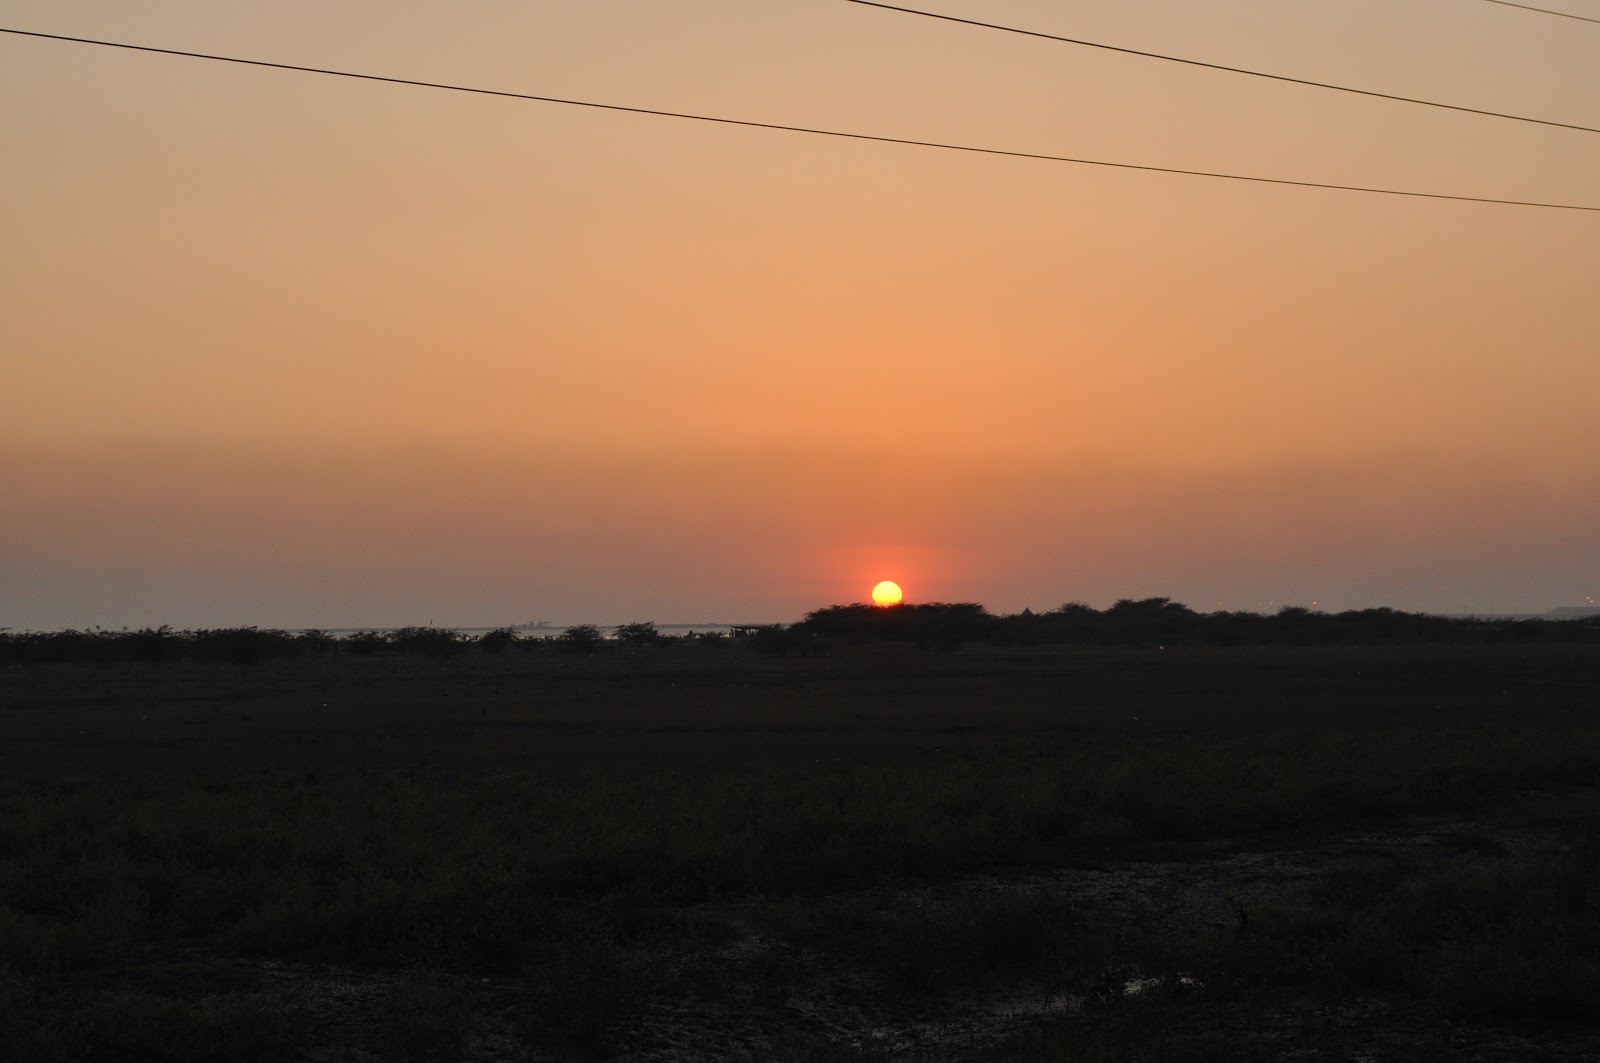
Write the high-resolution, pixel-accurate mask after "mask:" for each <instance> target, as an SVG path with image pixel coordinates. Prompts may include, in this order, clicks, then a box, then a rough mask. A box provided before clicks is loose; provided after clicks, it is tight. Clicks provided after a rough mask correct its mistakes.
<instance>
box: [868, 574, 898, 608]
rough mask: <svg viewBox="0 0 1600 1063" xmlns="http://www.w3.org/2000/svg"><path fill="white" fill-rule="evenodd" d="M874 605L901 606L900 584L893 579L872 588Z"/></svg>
mask: <svg viewBox="0 0 1600 1063" xmlns="http://www.w3.org/2000/svg"><path fill="white" fill-rule="evenodd" d="M872 604H873V605H899V604H900V584H898V583H896V582H895V581H894V580H892V579H886V580H884V581H883V582H882V583H880V584H878V585H877V586H876V587H874V588H872Z"/></svg>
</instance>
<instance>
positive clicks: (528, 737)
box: [0, 643, 1600, 1061]
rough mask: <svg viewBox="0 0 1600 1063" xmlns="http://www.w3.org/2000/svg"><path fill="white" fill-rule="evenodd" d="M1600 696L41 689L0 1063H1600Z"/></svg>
mask: <svg viewBox="0 0 1600 1063" xmlns="http://www.w3.org/2000/svg"><path fill="white" fill-rule="evenodd" d="M1597 1000H1600V649H1597V648H1596V647H1594V646H1592V645H1591V646H1587V647H1580V646H1563V645H1559V644H1556V645H1524V646H1517V645H1503V646H1493V645H1490V646H1452V647H1442V646H1409V647H1388V648H1383V647H1380V648H1373V647H1366V648H1351V647H1344V648H1326V649H1319V648H1286V647H1285V648H1255V649H1251V648H1216V647H1213V648H1193V649H1184V650H1172V649H1169V650H1166V651H1161V650H1156V649H1149V650H1135V649H1126V650H1117V649H1083V648H1070V649H1062V648H1050V649H1042V648H1041V649H1014V650H997V649H972V650H968V651H966V652H962V653H928V652H918V651H916V650H913V649H910V648H903V649H902V648H896V647H885V646H866V647H858V648H854V649H852V648H848V647H846V648H842V649H839V650H837V651H836V652H835V653H834V654H833V655H832V656H829V657H821V658H807V659H798V658H790V659H779V658H768V657H764V656H761V655H758V654H755V653H752V652H749V651H748V650H746V649H743V648H741V647H740V646H738V645H730V644H711V643H707V644H677V645H669V646H661V647H647V648H641V649H638V650H633V651H622V650H612V651H611V652H606V653H600V654H595V655H580V654H572V653H558V652H554V651H553V650H550V649H548V648H546V649H543V650H538V651H534V650H527V649H516V648H513V649H511V650H509V651H507V652H505V653H500V654H487V653H480V654H464V655H461V656H458V657H454V658H450V659H443V660H427V659H417V658H400V657H378V656H372V657H351V656H330V657H321V658H305V659H298V660H290V661H280V662H273V663H262V664H257V665H254V666H241V665H229V664H200V663H195V662H187V661H174V662H164V663H149V664H142V665H140V664H114V665H99V666H95V665H34V666H28V667H19V668H12V669H10V670H8V671H5V672H0V1058H4V1059H17V1060H30V1061H33V1060H39V1061H49V1060H80V1059H151V1060H160V1059H170V1060H235V1059H238V1060H278V1059H281V1060H344V1059H372V1060H391V1059H394V1060H407V1059H411V1060H429V1059H438V1060H451V1059H472V1060H580V1059H591V1058H604V1057H607V1056H619V1057H622V1058H626V1059H638V1060H673V1061H688V1060H702V1059H704V1060H766V1059H775V1060H790V1061H801V1060H833V1059H840V1060H855V1059H871V1060H888V1059H896V1060H952V1061H957V1060H979V1059H1017V1060H1030V1061H1033V1060H1037V1061H1068V1060H1114V1059H1148V1060H1194V1059H1216V1060H1224V1059H1228V1060H1231V1059H1304V1060H1345V1059H1350V1060H1355V1059H1369V1060H1412V1059H1415V1060H1424V1059H1427V1060H1438V1059H1467V1060H1470V1059H1483V1060H1488V1059H1495V1060H1499V1059H1506V1060H1510V1059H1557V1060H1560V1059H1571V1060H1578V1059H1593V1058H1600V1006H1597V1005H1596V1001H1597Z"/></svg>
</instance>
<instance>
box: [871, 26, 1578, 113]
mask: <svg viewBox="0 0 1600 1063" xmlns="http://www.w3.org/2000/svg"><path fill="white" fill-rule="evenodd" d="M844 2H845V3H847V4H857V5H859V6H861V7H875V8H878V9H879V10H880V11H895V12H898V13H900V14H902V15H917V16H919V17H921V18H931V19H938V20H939V21H940V22H955V23H959V24H961V25H963V26H977V27H979V28H980V29H986V30H999V31H1000V32H1002V33H1014V34H1017V35H1019V36H1023V37H1037V38H1039V39H1041V40H1046V41H1058V42H1060V43H1061V44H1075V45H1077V46H1079V47H1080V48H1098V49H1100V50H1101V51H1104V52H1116V53H1117V54H1119V55H1136V56H1139V57H1141V58H1143V59H1159V60H1161V61H1162V62H1164V63H1182V64H1183V65H1184V66H1197V67H1200V68H1201V69H1203V70H1220V71H1223V72H1224V73H1228V74H1244V75H1246V76H1247V77H1253V78H1266V79H1267V80H1269V81H1281V82H1285V83H1287V84H1290V85H1306V86H1309V87H1310V88H1314V89H1331V90H1332V91H1334V92H1348V93H1351V94H1352V95H1356V96H1370V97H1372V98H1373V99H1377V100H1391V101H1393V102H1395V103H1412V104H1416V105H1417V106H1419V107H1436V108H1438V109H1440V110H1443V111H1459V112H1461V113H1462V114H1476V115H1482V116H1483V117H1485V118H1502V119H1505V120H1506V121H1509V122H1527V123H1530V124H1532V125H1543V126H1553V127H1554V128H1556V129H1574V130H1577V131H1578V132H1580V133H1600V126H1587V125H1578V124H1576V123H1574V122H1556V121H1552V120H1551V119H1548V118H1530V117H1528V116H1526V115H1520V114H1507V113H1505V112H1503V111H1485V110H1482V109H1480V108H1477V107H1464V106H1461V105H1460V104H1454V103H1440V102H1438V101H1437V100H1423V99H1418V98H1417V97H1414V96H1398V95H1395V94H1394V93H1389V92H1374V91H1373V90H1371V89H1357V88H1352V87H1351V86H1349V85H1334V84H1331V83H1329V82H1326V81H1312V80H1310V79H1309V78H1297V77H1290V76H1289V75H1287V74H1268V73H1265V72H1264V71H1260V70H1248V69H1246V68H1244V67H1240V66H1226V65H1224V64H1222V63H1208V62H1205V61H1204V60H1201V59H1184V58H1182V57H1181V56H1176V55H1163V54H1162V53H1160V52H1145V51H1140V50H1139V49H1137V48H1123V47H1121V46H1120V45H1115V44H1104V43H1101V42H1099V41H1087V40H1083V39H1081V38H1078V37H1062V36H1060V35H1058V34H1054V33H1043V32H1041V31H1039V30H1025V29H1021V28H1019V27H1017V26H1002V25H1001V24H999V23H997V22H983V21H980V20H979V19H975V18H960V17H958V16H956V15H944V14H940V13H939V12H937V11H924V10H923V9H921V8H917V7H901V6H899V5H898V4H884V3H878V2H877V0H844ZM1491 2H1499V0H1491ZM1511 6H1512V7H1521V6H1522V5H1521V4H1512V5H1511ZM1535 10H1538V9H1535ZM1573 17H1574V18H1575V17H1577V16H1573ZM1585 21H1597V20H1594V19H1586V20H1585Z"/></svg>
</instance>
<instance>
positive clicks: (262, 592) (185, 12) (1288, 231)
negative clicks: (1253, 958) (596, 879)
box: [0, 0, 1600, 629]
mask: <svg viewBox="0 0 1600 1063" xmlns="http://www.w3.org/2000/svg"><path fill="white" fill-rule="evenodd" d="M910 6H919V7H925V8H928V9H932V10H938V11H942V12H946V13H950V14H956V15H963V16H968V17H973V18H981V19H985V20H989V21H994V22H1001V23H1006V24H1010V25H1015V26H1021V27H1027V28H1031V29H1036V30H1041V31H1045V32H1050V33H1057V34H1062V35H1066V36H1073V37H1080V38H1087V39H1090V40H1096V41H1104V42H1107V43H1113V44H1117V45H1121V46H1126V47H1130V48H1137V49H1143V50H1149V51H1156V52H1166V53H1170V54H1175V55H1180V56H1185V57H1192V58H1196V59H1203V60H1207V61H1210V62H1216V63H1223V64H1229V65H1237V66H1244V67H1250V68H1253V69H1260V70H1265V71H1270V72H1274V73H1283V74H1288V75H1293V76H1296V77H1302V78H1310V79H1315V80H1321V81H1330V82H1337V83H1340V84H1348V85H1354V86H1359V87H1362V88H1368V89H1373V90H1377V91H1383V92H1390V93H1395V94H1401V95H1411V96H1421V97H1425V98H1428V99H1434V100H1441V101H1445V102H1450V103H1455V104H1461V105H1465V106H1470V107H1478V108H1484V109H1488V110H1496V111H1505V112H1513V113H1517V114H1525V115H1531V116H1536V117H1541V118H1547V119H1552V120H1557V121H1563V122H1570V123H1577V124H1582V125H1590V126H1600V63H1597V62H1596V56H1600V25H1597V24H1592V23H1587V22H1580V21H1575V20H1570V19H1559V18H1553V17H1549V16H1544V15H1539V14H1535V13H1532V12H1527V11H1519V10H1516V9H1514V8H1511V7H1507V6H1504V5H1500V4H1492V3H1486V2H1482V0H1415V2H1407V3H1396V2H1394V0H1344V2H1339V3H1334V2H1325V0H1305V2H1293V3H1290V2H1285V0H1272V2H1269V0H1231V2H1230V0H1204V2H1190V0H1081V2H1071V0H1057V2H1045V0H988V2H982V3H980V2H977V0H925V2H915V0H912V2H911V5H910ZM1546 6H1551V7H1557V6H1559V7H1562V8H1563V9H1564V10H1567V11H1571V12H1575V13H1579V14H1583V15H1586V16H1590V17H1595V18H1600V0H1561V3H1559V4H1558V3H1556V2H1555V0H1551V3H1550V4H1548V5H1546ZM0 25H3V26H6V27H9V28H15V29H26V30H36V31H41V32H46V33H59V34H67V35H76V36H84V37H94V38H101V39H108V40H116V41H125V42H129V43H135V44H146V45H155V46H159V47H166V48H174V49H184V50H194V51H202V52H212V53H220V54H226V55H235V56H241V57H248V58H256V59H264V60H269V61H279V62H285V63H293V64H303V65H311V66H321V67H332V68H338V69H344V70H353V71H359V72H364V73H373V74H382V75H390V76H396V77H402V78H412V79H421V80H429V81H438V82H451V83H458V84H464V85H471V86H479V87H484V88H493V89H504V90H509V91H514V92H524V93H533V94H540V95H551V96H562V97H570V98H574V99H581V100H591V101H597V102H605V103H617V104H624V105H632V106H641V107H648V108H657V109H666V110H676V111H686V112H695V113H700V114H707V115H716V116H724V117H730V118H740V119H751V120H757V121H766V122H776V123H785V124H795V125H805V126H815V127H823V128H828V129H837V130H843V131H851V132H862V133H871V134H878V135H885V136H892V137H904V138H913V139H927V140H938V141H948V142H954V143H961V144H971V145H979V146H985V147H996V148H1005V149H1010V150H1017V151H1028V152H1041V153H1049V154H1062V155H1073V156H1080V157H1085V158H1092V159H1104V160H1112V161H1120V162H1131V163H1140V164H1149V165H1153V166H1164V167H1177V168H1184V169H1198V170H1216V171H1226V172H1231V173H1239V174H1249V175H1259V176H1268V177H1282V178H1290V179H1295V180H1308V181H1321V182H1334V183H1349V184H1358V185H1377V186H1383V187H1390V188H1397V189H1408V190H1416V191H1430V192H1444V193H1450V194H1459V195H1468V196H1486V197H1495V198H1512V199H1531V200H1548V201H1552V202H1558V203H1571V204H1590V205H1600V134H1596V133H1586V132H1581V131H1574V130H1568V129H1557V128H1550V127H1541V126H1534V125H1528V124H1522V123H1514V122H1508V121H1501V120H1495V119H1491V118H1485V117H1480V116H1475V115H1469V114H1460V113H1448V112H1444V111H1439V110H1432V109H1425V108H1421V107H1415V106H1406V105H1402V104H1399V103H1392V102H1385V101H1380V100H1374V99H1365V98H1360V97H1355V96H1350V95H1344V94H1338V93H1333V92H1327V91H1321V90H1315V89H1311V88H1305V87H1297V86H1293V85H1286V84H1279V83H1271V82H1267V81H1263V80H1259V79H1253V78H1246V77H1240V76H1235V75H1229V74H1223V73H1216V72H1210V71H1204V70H1198V69H1194V68H1189V67H1183V66H1178V65H1173V64H1166V63H1160V62H1155V61H1152V60H1148V59H1141V58H1136V57H1129V56H1124V55H1115V54H1111V53H1107V52H1103V51H1094V50H1087V49H1083V48H1075V47H1070V46H1068V45H1065V44H1060V43H1055V42H1050V41H1044V40H1038V39H1030V38H1025V37H1020V36H1015V35H1007V34H1002V33H997V32H992V31H986V30H981V29H977V28H973V27H968V26H960V25H953V24H950V23H942V22H937V21H933V20H929V19H924V18H916V17H912V16H908V15H904V14H896V13H892V12H886V11H881V10H874V9H871V8H867V7H863V6H860V5H857V4H851V3H845V2H843V0H671V2H668V0H582V2H577V0H568V2H562V3H556V2H541V0H533V2H525V3H505V2H497V3H489V2H481V0H463V2H456V3H450V4H444V3H413V2H401V0H383V2H379V0H344V2H341V3H337V4H328V3H310V2H303V0H280V2H275V3H271V4H268V3H249V4H218V3H214V2H200V0H190V2H128V0H116V2H111V0H99V2H95V0H78V2H74V3H71V4H62V3H60V2H59V0H57V2H45V0H0ZM0 98H3V99H4V100H5V105H4V107H3V108H0V142H3V144H4V160H5V161H4V165H3V166H0V194H3V197H4V199H3V203H4V206H3V208H0V500H3V501H0V627H4V626H10V627H14V628H30V627H31V628H41V629H46V628H58V627H86V626H90V625H104V626H107V627H114V626H122V625H130V626H143V625H147V624H149V625H155V624H162V623H170V624H173V625H175V626H179V627H188V626H218V625H235V624H260V625H264V626H291V627H300V626H311V625H316V626H336V627H337V626H354V625H391V624H411V623H425V622H428V621H432V622H434V623H438V624H445V625H488V624H499V623H511V622H518V621H524V620H540V619H545V620H551V621H555V622H579V621H594V622H600V623H609V622H620V621H629V620H645V619H654V620H657V621H662V622H667V621H696V620H722V621H765V620H792V619H797V618H798V617H799V616H800V615H801V614H802V613H804V612H805V611H807V610H810V609H813V608H817V607H820V606H823V605H826V604H829V603H835V602H847V601H863V600H865V599H866V597H867V594H868V592H869V591H870V589H871V588H872V586H873V584H874V583H876V582H877V581H878V580H880V579H893V580H896V581H898V582H899V583H900V584H901V585H902V586H903V587H904V589H905V593H906V598H907V600H908V601H930V600H943V601H957V600H959V601H980V602H983V603H985V604H986V605H988V606H989V607H990V608H991V609H994V610H996V611H1005V612H1011V611H1015V610H1020V609H1021V608H1023V607H1024V606H1028V607H1031V608H1033V609H1035V610H1040V609H1049V608H1054V607H1056V606H1059V605H1061V604H1062V603H1063V602H1067V601H1084V602H1088V603H1091V604H1095V605H1100V606H1104V605H1107V604H1109V603H1110V602H1112V601H1113V600H1115V599H1118V598H1123V597H1146V596H1152V595H1163V596H1168V597H1172V598H1175V599H1178V600H1180V601H1184V602H1187V603H1189V604H1191V605H1192V606H1194V607H1195V608H1198V609H1202V610H1210V609H1215V608H1230V609H1236V608H1251V609H1254V608H1262V609H1267V608H1269V607H1270V608H1275V607H1276V606H1277V605H1280V604H1284V603H1293V604H1302V605H1310V604H1311V603H1312V602H1316V603H1318V605H1319V607H1323V608H1330V609H1343V608H1352V607H1361V606H1368V605H1393V606H1396V607H1400V608H1407V609H1426V610H1434V611H1443V612H1456V611H1462V610H1474V611H1501V612H1514V611H1540V610H1544V609H1547V608H1550V607H1552V606H1557V605H1571V604H1579V603H1582V602H1583V600H1584V598H1585V596H1586V595H1596V596H1600V547H1597V544H1600V415H1597V402H1600V399H1597V397H1600V213H1582V212H1575V211H1562V210H1545V209H1533V208H1522V207H1507V206H1493V205H1481V204H1470V203H1458V202H1442V201H1432V200H1424V199H1409V198H1399V197H1389V196H1379V195H1370V194H1360V193H1350V192H1337V191H1318V190H1311V189H1302V188H1289V187H1276V186H1269V185H1259V184H1244V183H1237V182H1228V181H1220V180H1214V179H1205V178H1195V177H1182V176H1173V175H1167V174H1160V173H1144V172H1134V171H1127V170H1115V169H1102V168H1093V167H1086V166H1078V165H1067V164H1060V163H1050V162H1037V161H1025V160H1021V159H1010V158H1000V157H992V156H983V155H973V154H962V153H955V152H944V151H938V150H932V149H927V148H917V147H907V146H893V145H886V144H875V143H867V142H859V141H850V140H839V139H829V138H822V137H814V136H804V135H798V134H793V133H785V132H778V131H763V130H754V129H745V128H737V127H731V126H720V125H708V124H703V123H694V122H686V121H678V120H670V119H665V118H657V117H647V116H640V115H629V114H619V113H612V112H604V111H595V110H587V109H580V108H574V107H563V106H558V105H552V104H541V103H533V102H526V101H516V100H509V99H497V98H491V97H485V96H473V95H464V94H457V93H447V92H440V91H433V90H427V89H422V88H414V87H402V86H395V85H387V84H378V83H371V82H360V81H352V80H347V79H336V78H330V77H323V76H314V75H309V74H302V73H292V72H284V71H275V70H266V69H254V68H245V67H239V66H231V65H224V64H218V63H211V62H205V61H201V60H196V59H186V58H178V57H162V56H154V55H148V54H136V53H131V52H120V51H113V50H110V49H105V48H97V47H90V46H85V45H79V44H68V43H60V42H50V41H43V40H36V39H27V38H22V37H14V36H5V35H0ZM1268 603H1271V605H1270V606H1269V605H1268Z"/></svg>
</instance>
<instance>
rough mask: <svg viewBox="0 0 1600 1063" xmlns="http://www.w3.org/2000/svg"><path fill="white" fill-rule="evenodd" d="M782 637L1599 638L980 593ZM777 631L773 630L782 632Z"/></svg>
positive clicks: (1100, 641)
mask: <svg viewBox="0 0 1600 1063" xmlns="http://www.w3.org/2000/svg"><path fill="white" fill-rule="evenodd" d="M781 634H782V638H783V640H784V641H786V642H788V643H790V644H792V645H794V646H796V647H800V648H803V647H804V645H805V644H806V643H807V642H808V641H818V642H828V641H836V640H841V639H842V640H844V641H847V642H857V643H859V642H882V641H896V642H910V643H913V644H915V645H918V646H923V647H926V648H930V649H951V648H958V647H960V646H962V645H964V644H967V643H973V642H986V643H991V644H995V645H1013V646H1028V645H1039V644H1056V645H1063V644H1074V643H1077V644H1094V645H1137V646H1151V645H1179V646H1182V645H1229V646H1232V645H1255V644H1261V645H1267V644H1273V643H1284V644H1290V645H1314V644H1331V645H1351V644H1355V645H1362V644H1365V645H1376V644H1386V643H1420V642H1568V641H1581V642H1600V616H1594V617H1586V618H1583V619H1577V620H1545V619H1525V620H1509V619H1487V618H1476V617H1447V616H1434V615H1430V614H1427V613H1405V612H1401V611H1399V610H1396V609H1387V608H1385V609H1360V610H1350V611H1347V612H1342V613H1324V612H1313V611H1311V610H1309V609H1303V608H1299V607H1295V606H1288V607H1285V608H1283V609H1280V610H1279V611H1278V612H1276V613H1274V614H1270V615H1268V614H1262V613H1250V612H1215V613H1197V612H1195V611H1194V610H1193V609H1190V608H1189V607H1188V606H1186V605H1184V604H1182V603H1181V602H1174V601H1172V600H1171V599H1169V598H1145V599H1141V600H1139V601H1134V600H1132V599H1127V598H1125V599H1123V600H1122V601H1119V602H1117V603H1116V604H1115V605H1113V606H1111V607H1110V608H1108V609H1095V608H1094V607H1093V606H1088V605H1083V604H1081V603H1077V602H1073V603H1069V604H1067V605H1063V606H1062V607H1061V608H1059V609H1055V610H1052V611H1050V612H1046V613H1035V612H1032V611H1029V610H1024V611H1022V612H1021V613H1016V614H1012V615H1009V616H996V615H994V614H992V613H990V612H989V611H988V610H986V609H984V608H983V606H981V605H977V604H974V603H954V604H949V603H932V604H927V605H899V606H894V607H891V608H887V609H883V608H877V607H874V606H870V605H835V606H829V607H828V608H826V609H819V610H817V611H816V612H814V613H810V614H808V615H807V616H806V618H805V619H804V620H802V621H801V622H800V623H798V624H794V625H791V626H790V627H788V628H784V629H782V632H781ZM776 637H777V636H776V635H774V636H769V638H776Z"/></svg>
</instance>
